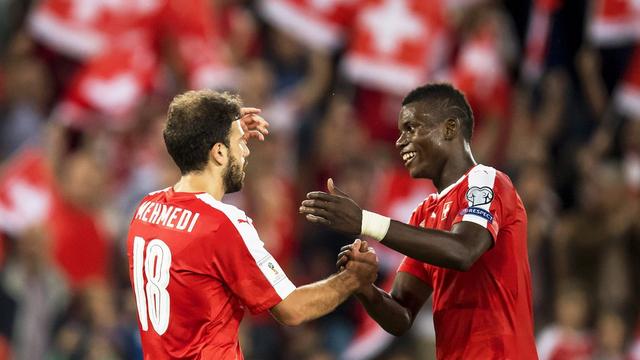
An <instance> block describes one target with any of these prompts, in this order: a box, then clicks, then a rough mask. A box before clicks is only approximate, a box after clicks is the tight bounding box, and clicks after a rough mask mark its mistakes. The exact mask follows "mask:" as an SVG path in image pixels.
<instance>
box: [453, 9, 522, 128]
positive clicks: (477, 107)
mask: <svg viewBox="0 0 640 360" xmlns="http://www.w3.org/2000/svg"><path fill="white" fill-rule="evenodd" d="M500 31H504V29H502V28H501V27H500V26H499V24H497V23H491V22H487V23H485V24H484V25H483V27H482V28H479V29H477V31H475V32H474V33H473V34H472V35H471V37H470V38H469V39H467V40H466V41H464V42H463V44H462V45H461V47H460V51H459V54H458V58H457V60H456V63H455V65H454V68H453V70H452V74H451V82H452V83H453V84H454V85H455V86H456V87H457V88H458V89H460V91H462V92H463V93H464V94H465V96H466V97H467V99H468V100H469V103H470V105H471V108H472V109H473V112H474V115H475V117H476V119H478V120H479V122H481V120H482V119H483V118H485V117H487V116H493V117H498V118H501V119H504V118H506V117H507V114H508V112H509V107H510V93H511V84H510V81H509V76H508V74H507V64H506V63H505V58H504V56H505V55H504V54H503V53H502V49H501V45H503V44H500V40H501V34H500Z"/></svg>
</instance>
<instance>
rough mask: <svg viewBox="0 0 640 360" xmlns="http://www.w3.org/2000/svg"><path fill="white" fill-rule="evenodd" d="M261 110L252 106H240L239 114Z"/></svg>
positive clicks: (248, 113) (243, 114)
mask: <svg viewBox="0 0 640 360" xmlns="http://www.w3.org/2000/svg"><path fill="white" fill-rule="evenodd" d="M261 111H262V110H260V109H258V108H254V107H243V108H240V116H245V115H250V114H259V113H260V112H261Z"/></svg>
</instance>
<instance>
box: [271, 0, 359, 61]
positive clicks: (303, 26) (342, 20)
mask: <svg viewBox="0 0 640 360" xmlns="http://www.w3.org/2000/svg"><path fill="white" fill-rule="evenodd" d="M361 3H363V0H264V1H262V2H261V3H260V10H261V12H262V14H263V15H264V17H265V18H266V19H267V20H268V21H269V22H271V23H272V24H274V25H275V26H277V27H278V28H280V29H282V30H284V31H286V32H287V33H288V34H289V35H291V36H293V37H294V38H296V39H298V40H299V41H301V42H302V43H304V44H306V45H308V46H310V47H312V48H314V49H317V50H333V49H335V48H336V47H338V46H339V45H340V44H341V43H342V42H343V41H344V39H345V36H346V35H345V32H346V31H347V30H348V28H349V27H350V26H351V24H352V23H353V19H354V16H355V14H356V11H357V9H358V7H359V5H360V4H361Z"/></svg>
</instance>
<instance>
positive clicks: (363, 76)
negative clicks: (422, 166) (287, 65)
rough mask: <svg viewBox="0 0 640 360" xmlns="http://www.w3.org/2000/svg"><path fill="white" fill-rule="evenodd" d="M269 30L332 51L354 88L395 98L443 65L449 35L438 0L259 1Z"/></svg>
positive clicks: (448, 46) (442, 3) (420, 82)
mask: <svg viewBox="0 0 640 360" xmlns="http://www.w3.org/2000/svg"><path fill="white" fill-rule="evenodd" d="M261 8H262V12H263V14H264V15H265V17H266V18H267V19H268V20H269V21H271V22H272V23H273V24H274V25H275V26H277V27H279V28H281V29H282V30H284V31H286V32H288V33H290V34H291V35H292V36H294V37H296V38H297V39H298V40H300V41H302V42H303V43H305V44H306V45H308V46H310V47H312V48H315V49H321V50H332V49H334V48H335V47H337V46H338V45H339V44H341V42H342V41H343V40H344V41H345V42H346V43H347V45H346V46H347V51H346V54H345V57H344V60H343V62H342V64H341V67H342V70H343V71H344V72H345V74H346V76H347V77H348V78H349V79H350V80H351V81H353V82H354V83H357V84H361V85H364V86H366V87H369V88H375V89H378V90H383V91H386V92H391V93H395V94H399V95H404V94H406V93H407V92H408V91H409V90H411V89H413V88H415V87H417V86H419V85H422V84H424V83H425V82H426V81H427V80H429V79H430V76H431V75H432V74H433V73H434V72H435V71H436V70H438V69H440V68H441V67H443V66H444V63H445V61H446V60H447V58H448V55H449V48H450V43H449V31H448V27H447V21H446V16H445V10H446V7H445V3H444V0H433V1H423V0H263V1H262V3H261Z"/></svg>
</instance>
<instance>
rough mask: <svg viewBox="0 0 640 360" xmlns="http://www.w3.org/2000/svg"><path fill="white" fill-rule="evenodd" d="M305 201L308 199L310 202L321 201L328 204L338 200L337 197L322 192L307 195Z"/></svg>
mask: <svg viewBox="0 0 640 360" xmlns="http://www.w3.org/2000/svg"><path fill="white" fill-rule="evenodd" d="M307 199H310V200H323V201H328V202H336V201H338V199H339V198H338V197H337V196H333V195H330V194H327V193H326V192H324V191H312V192H310V193H308V194H307Z"/></svg>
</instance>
